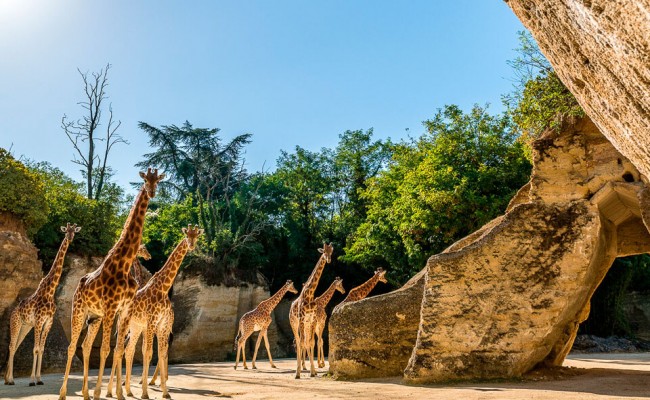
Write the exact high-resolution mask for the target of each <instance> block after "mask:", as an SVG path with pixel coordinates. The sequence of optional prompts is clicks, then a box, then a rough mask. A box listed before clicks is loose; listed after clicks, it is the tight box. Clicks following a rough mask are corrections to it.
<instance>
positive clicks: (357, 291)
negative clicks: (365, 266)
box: [334, 268, 388, 310]
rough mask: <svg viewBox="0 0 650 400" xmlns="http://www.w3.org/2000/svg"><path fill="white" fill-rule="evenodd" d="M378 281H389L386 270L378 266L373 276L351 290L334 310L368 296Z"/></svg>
mask: <svg viewBox="0 0 650 400" xmlns="http://www.w3.org/2000/svg"><path fill="white" fill-rule="evenodd" d="M378 282H384V283H387V282H388V281H387V280H386V271H384V269H383V268H377V270H376V271H375V274H374V275H373V276H372V278H370V279H368V280H367V281H366V282H364V283H362V284H361V285H359V286H357V287H355V288H354V289H352V290H350V293H348V295H347V297H346V298H345V299H343V301H342V302H340V303H339V304H338V305H337V306H336V307H334V310H336V309H337V308H339V307H341V304H345V303H349V302H351V301H358V300H362V299H365V298H366V296H368V293H370V292H371V291H372V289H374V287H375V286H376V285H377V283H378Z"/></svg>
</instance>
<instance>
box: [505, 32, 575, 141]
mask: <svg viewBox="0 0 650 400" xmlns="http://www.w3.org/2000/svg"><path fill="white" fill-rule="evenodd" d="M519 42H520V47H519V48H518V49H517V52H518V53H519V56H518V57H517V58H515V59H514V60H512V61H510V65H511V66H512V67H513V70H514V72H515V75H516V77H517V79H516V84H515V90H514V92H513V93H511V94H509V95H507V96H504V98H503V100H504V103H505V105H506V107H507V108H508V111H509V113H510V115H511V118H512V121H513V122H514V124H515V129H516V130H517V131H518V132H519V133H520V135H521V137H522V139H523V140H524V141H525V142H527V143H530V142H531V141H532V140H534V139H536V138H537V137H539V135H541V134H542V132H544V131H545V130H547V129H549V128H550V129H559V127H560V126H561V123H562V121H563V120H564V119H565V118H567V117H576V116H584V111H583V110H582V108H581V107H580V105H579V104H578V102H577V100H576V99H575V97H574V96H573V94H572V93H571V92H570V91H569V90H568V89H567V88H566V86H564V84H563V83H562V81H560V78H559V77H558V76H557V74H556V73H555V71H553V68H552V67H551V65H550V63H549V62H548V60H546V58H545V57H544V55H543V54H542V53H541V52H540V50H539V47H538V46H537V44H536V43H535V41H534V40H533V38H532V37H531V35H530V33H528V32H527V31H526V32H520V33H519Z"/></svg>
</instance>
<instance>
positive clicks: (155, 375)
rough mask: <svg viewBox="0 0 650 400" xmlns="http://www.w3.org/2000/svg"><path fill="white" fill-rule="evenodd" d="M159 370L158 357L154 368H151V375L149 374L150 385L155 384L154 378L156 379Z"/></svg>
mask: <svg viewBox="0 0 650 400" xmlns="http://www.w3.org/2000/svg"><path fill="white" fill-rule="evenodd" d="M159 372H160V359H158V362H157V363H156V369H154V370H153V375H151V380H150V381H149V384H150V385H155V384H156V379H158V373H159ZM140 383H142V382H140Z"/></svg>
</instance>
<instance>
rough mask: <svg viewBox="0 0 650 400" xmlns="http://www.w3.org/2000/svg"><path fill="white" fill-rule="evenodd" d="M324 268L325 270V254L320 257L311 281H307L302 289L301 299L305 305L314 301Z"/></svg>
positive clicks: (310, 277) (310, 278) (310, 276)
mask: <svg viewBox="0 0 650 400" xmlns="http://www.w3.org/2000/svg"><path fill="white" fill-rule="evenodd" d="M323 268H325V254H323V255H322V256H320V258H319V259H318V262H317V263H316V267H314V271H313V272H312V273H311V275H309V279H307V282H306V283H305V286H303V288H302V292H301V293H300V298H301V299H302V300H303V302H304V303H311V302H312V301H313V300H314V293H315V292H316V287H317V286H318V281H319V280H320V276H321V275H322V274H323Z"/></svg>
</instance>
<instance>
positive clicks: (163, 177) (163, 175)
mask: <svg viewBox="0 0 650 400" xmlns="http://www.w3.org/2000/svg"><path fill="white" fill-rule="evenodd" d="M163 179H165V174H160V175H158V182H160V181H162V180H163Z"/></svg>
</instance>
